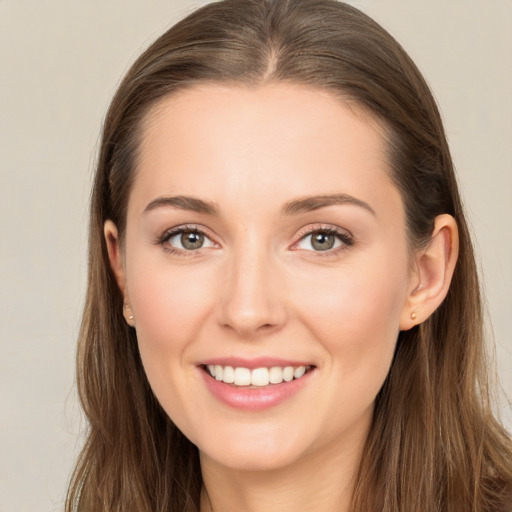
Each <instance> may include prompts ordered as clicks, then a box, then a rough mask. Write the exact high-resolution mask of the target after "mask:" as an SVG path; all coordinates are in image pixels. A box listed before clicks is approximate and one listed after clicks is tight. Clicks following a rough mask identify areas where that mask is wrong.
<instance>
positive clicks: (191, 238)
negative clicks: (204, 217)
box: [181, 231, 204, 249]
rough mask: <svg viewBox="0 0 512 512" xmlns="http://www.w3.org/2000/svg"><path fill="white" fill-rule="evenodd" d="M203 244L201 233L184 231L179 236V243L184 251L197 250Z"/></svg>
mask: <svg viewBox="0 0 512 512" xmlns="http://www.w3.org/2000/svg"><path fill="white" fill-rule="evenodd" d="M203 242H204V235H201V233H194V232H191V231H185V232H184V233H183V234H182V235H181V243H182V245H183V247H185V249H199V248H200V247H201V246H202V245H203Z"/></svg>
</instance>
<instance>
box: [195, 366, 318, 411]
mask: <svg viewBox="0 0 512 512" xmlns="http://www.w3.org/2000/svg"><path fill="white" fill-rule="evenodd" d="M265 359H266V358H261V359H260V360H259V361H256V360H253V361H250V362H246V361H244V360H242V359H240V360H237V359H235V358H232V359H231V360H230V361H229V362H228V361H224V364H222V363H223V362H221V361H208V362H205V363H203V364H201V365H199V366H198V369H199V370H200V372H199V373H200V374H201V375H202V380H203V382H204V383H205V385H206V388H207V389H208V390H209V392H210V393H211V395H212V396H213V397H215V398H216V399H217V400H219V401H220V402H222V403H223V404H225V405H227V406H229V407H230V408H235V409H239V410H241V411H247V412H249V411H253V412H256V411H262V410H264V409H268V408H272V407H275V406H277V405H279V404H281V403H283V402H288V401H289V400H292V398H293V397H294V396H295V395H296V394H298V393H300V390H301V389H303V388H304V387H307V386H308V384H307V383H308V382H311V381H312V380H315V379H314V376H315V375H316V374H317V373H318V371H317V370H318V368H317V367H316V366H315V365H311V364H300V363H299V362H293V363H292V362H291V361H286V362H285V361H276V360H268V359H267V360H266V361H265ZM280 364H281V365H282V366H278V365H280Z"/></svg>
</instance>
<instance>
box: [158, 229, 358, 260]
mask: <svg viewBox="0 0 512 512" xmlns="http://www.w3.org/2000/svg"><path fill="white" fill-rule="evenodd" d="M187 231H188V232H192V233H198V234H200V235H202V236H204V237H205V238H207V239H208V240H210V241H211V242H212V243H213V244H215V242H213V241H212V240H211V236H210V235H209V234H208V233H207V232H206V230H204V229H202V228H201V227H199V226H197V225H185V226H178V227H175V228H172V229H170V230H168V231H165V232H164V233H163V234H162V235H161V236H160V237H158V239H157V241H156V243H157V244H158V245H161V246H162V247H163V248H164V250H165V251H166V252H168V253H170V254H177V255H180V256H185V257H187V256H188V257H193V256H196V255H197V253H198V252H199V249H202V248H204V247H201V248H199V249H197V250H192V249H189V250H187V249H179V248H177V247H173V246H172V245H169V243H168V242H169V240H171V239H172V238H173V237H175V236H176V235H179V234H182V233H184V232H187ZM315 233H323V234H326V235H333V236H335V237H336V238H337V239H338V240H339V241H340V242H341V245H340V246H338V247H335V248H333V249H327V250H325V251H314V250H308V249H304V250H305V251H307V252H311V253H314V254H315V256H318V257H325V256H332V255H334V254H337V253H338V252H340V251H343V250H346V249H347V248H348V247H352V246H353V245H354V238H353V236H352V235H351V234H350V233H349V232H347V231H345V230H342V229H340V228H337V227H334V226H332V225H328V226H326V225H315V226H308V227H307V228H303V229H302V230H301V231H299V233H298V234H297V237H296V241H295V242H293V244H292V247H293V246H296V245H297V244H299V243H300V242H301V241H302V240H304V239H306V238H307V237H308V236H312V235H314V234H315ZM295 250H300V249H295ZM194 253H195V254H194Z"/></svg>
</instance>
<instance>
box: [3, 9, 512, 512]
mask: <svg viewBox="0 0 512 512" xmlns="http://www.w3.org/2000/svg"><path fill="white" fill-rule="evenodd" d="M201 3H205V2H198V1H190V0H181V1H177V0H173V1H163V0H159V1H157V0H149V1H148V0H122V1H121V0H82V1H80V2H77V1H71V0H69V1H63V0H60V1H50V0H33V1H28V0H0V170H1V181H0V235H1V241H0V248H1V266H0V343H1V352H0V512H42V511H43V512H44V511H59V510H62V509H63V501H64V494H65V489H66V485H67V482H68V480H69V474H70V472H71V469H72V464H73V460H74V458H75V457H76V454H77V453H78V449H79V447H80V444H81V442H82V437H81V433H82V432H83V430H84V428H85V424H84V421H83V420H82V419H81V414H80V408H79V406H78V403H77V399H76V392H75V387H74V353H75V341H76V335H77V330H78V324H79V318H80V310H81V306H82V303H83V296H84V287H85V271H86V256H85V255H86V232H87V208H88V205H87V203H88V197H89V192H90V184H91V175H92V172H93V167H94V161H95V157H96V150H97V144H98V135H99V132H100V128H101V122H102V119H103V116H104V114H105V111H106V108H107V105H108V102H109V100H110V98H111V96H112V94H113V92H114V90H115V88H116V85H117V84H118V82H119V80H120V78H121V76H122V75H123V73H124V72H125V71H126V70H127V68H128V66H129V64H130V63H131V62H132V61H133V60H134V58H135V57H136V56H137V55H138V54H139V53H140V52H141V50H142V49H143V48H145V47H146V46H147V45H148V44H149V43H150V42H151V41H152V40H153V39H154V38H155V37H156V36H157V35H159V34H160V33H161V32H162V31H163V30H164V29H166V28H167V27H168V26H170V25H171V24H172V23H173V22H175V21H177V19H179V18H181V17H183V16H184V15H185V14H187V13H188V12H190V11H191V10H192V9H193V7H196V6H198V5H201ZM352 3H354V4H355V5H357V6H359V7H361V8H362V9H363V10H364V11H365V12H367V13H368V14H370V15H372V16H373V17H375V18H376V19H377V20H378V21H379V22H380V23H382V24H383V25H384V26H385V27H386V28H387V29H388V30H389V31H390V32H391V33H392V34H393V35H394V36H395V37H396V38H397V39H398V40H399V41H400V42H401V43H402V44H403V46H404V47H405V48H406V49H407V50H408V52H409V53H410V55H411V56H412V57H413V59H414V60H415V61H416V63H417V64H418V66H419V67H420V69H421V70H422V71H423V73H424V74H425V76H426V78H427V81H428V82H429V83H430V85H431V87H432V89H433V90H434V93H435V96H436V98H437V100H438V102H439V104H440V107H441V111H442V113H443V117H444V121H445V125H446V130H447V134H448V138H449V141H450V144H451V147H452V151H453V155H454V160H455V163H456V166H457V169H458V173H459V178H460V182H461V187H462V191H463V195H464V198H465V202H466V205H467V209H468V213H469V218H470V221H471V223H472V226H473V230H474V233H475V235H476V240H477V250H478V254H479V258H480V261H481V266H482V274H483V275H484V278H485V285H486V289H487V298H488V310H489V316H490V320H491V322H492V324H493V327H494V333H495V340H496V346H497V362H498V367H499V374H500V377H501V379H502V383H503V389H504V392H505V393H506V394H508V396H509V397H510V396H512V335H511V331H512V321H511V317H512V292H511V290H512V268H511V264H510V263H511V259H510V255H511V254H512V234H511V231H512V230H511V223H512V197H511V196H512V151H511V142H512V94H511V91H512V30H511V29H510V27H511V23H512V1H510V0H366V1H365V0H359V1H354V2H352ZM505 393H504V394H502V396H501V401H500V405H499V409H500V410H501V414H502V416H503V418H504V421H505V422H506V424H507V425H508V427H509V428H510V427H511V426H512V414H511V412H510V407H509V406H507V405H506V402H507V401H506V398H505Z"/></svg>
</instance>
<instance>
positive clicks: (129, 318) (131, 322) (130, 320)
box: [124, 304, 135, 327]
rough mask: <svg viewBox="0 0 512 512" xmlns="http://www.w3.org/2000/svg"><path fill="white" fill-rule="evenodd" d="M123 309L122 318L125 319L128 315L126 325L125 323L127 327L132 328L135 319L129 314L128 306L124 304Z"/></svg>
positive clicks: (129, 308)
mask: <svg viewBox="0 0 512 512" xmlns="http://www.w3.org/2000/svg"><path fill="white" fill-rule="evenodd" d="M124 309H125V316H124V317H125V319H126V318H127V317H126V315H128V313H130V314H129V315H128V318H127V320H126V323H127V324H128V325H130V326H131V327H133V326H134V324H135V319H134V317H133V313H132V312H131V307H130V304H125V305H124Z"/></svg>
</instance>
